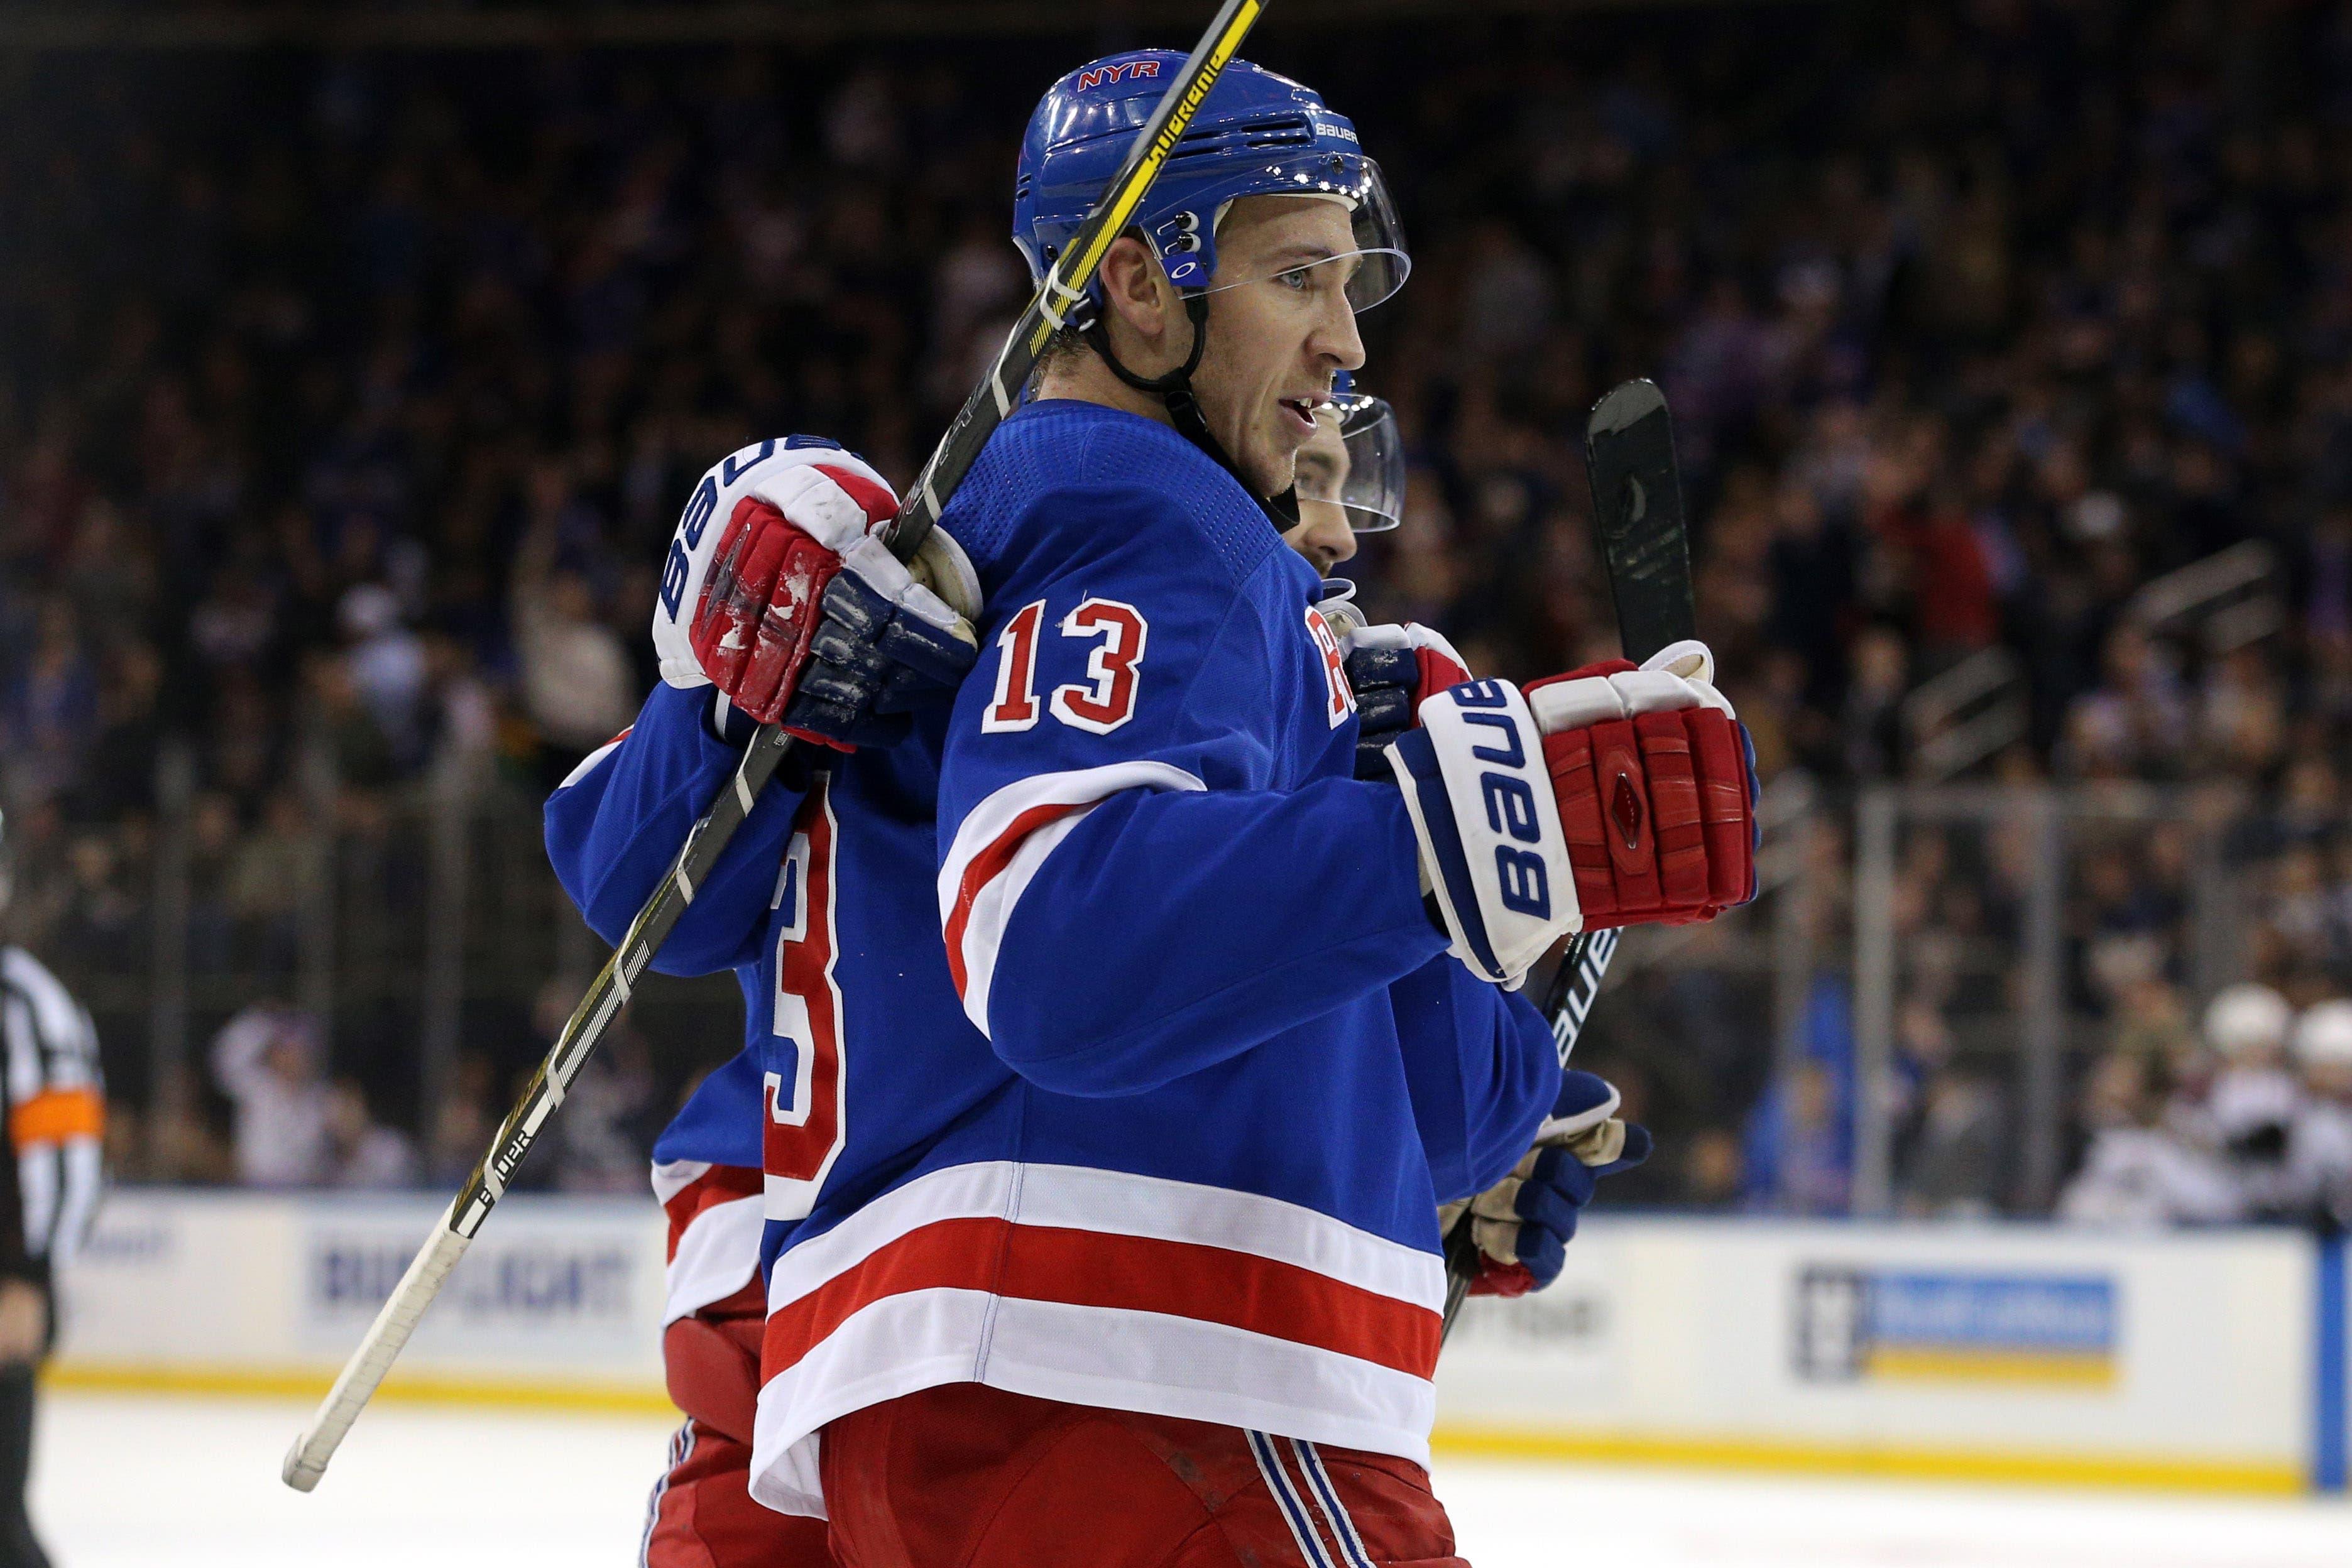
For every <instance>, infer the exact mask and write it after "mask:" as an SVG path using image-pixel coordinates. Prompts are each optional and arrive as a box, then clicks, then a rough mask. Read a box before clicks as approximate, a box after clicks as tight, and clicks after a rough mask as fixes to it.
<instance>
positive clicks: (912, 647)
mask: <svg viewBox="0 0 2352 1568" xmlns="http://www.w3.org/2000/svg"><path fill="white" fill-rule="evenodd" d="M897 513H898V497H896V496H894V495H893V494H892V493H891V490H890V486H888V485H887V484H886V483H884V481H883V479H882V476H880V475H879V474H877V473H876V472H875V471H874V470H873V469H872V468H871V467H869V466H867V465H866V463H865V461H864V460H863V459H861V458H859V457H858V456H857V455H856V454H854V453H849V452H845V451H843V450H842V449H841V447H840V446H839V445H837V444H835V443H833V442H830V441H825V440H823V439H821V438H818V437H814V436H805V435H795V436H791V437H788V438H787V439H785V440H783V441H782V442H777V441H764V442H761V444H759V445H757V446H747V447H745V448H744V449H743V450H741V451H740V452H738V453H736V454H734V455H732V456H730V457H729V458H727V459H726V460H725V461H724V462H722V463H720V464H719V465H718V466H717V467H715V468H713V469H711V470H710V472H709V473H708V474H706V475H704V476H703V478H702V483H701V484H700V485H699V486H697V487H696V489H695V492H694V497H693V499H692V500H691V501H689V502H688V504H687V508H686V515H685V516H684V517H681V518H680V519H679V520H678V526H677V535H676V537H675V538H672V540H671V541H670V550H669V557H668V559H667V561H666V562H665V563H664V564H663V568H662V581H661V599H660V602H659V603H658V604H656V606H655V608H654V646H655V649H656V652H657V653H659V654H660V655H661V674H662V679H664V680H665V681H667V682H668V683H669V684H670V685H674V686H698V685H715V686H717V687H718V688H719V692H720V694H721V695H724V696H725V697H726V698H727V699H728V701H729V702H730V704H732V705H733V706H734V708H735V709H736V710H738V711H740V713H742V714H744V715H745V716H749V717H751V718H753V719H756V720H758V721H759V722H760V723H761V724H768V723H773V722H777V721H779V720H781V721H782V724H783V726H784V727H785V728H786V729H787V730H789V731H790V732H791V733H793V735H796V736H799V737H802V738H803V739H806V740H813V741H815V742H817V743H819V744H820V745H824V746H831V747H836V748H839V749H842V750H851V749H854V748H855V747H857V746H859V745H869V746H875V745H881V746H887V745H889V744H891V743H892V742H894V741H895V740H897V739H898V738H899V737H901V736H902V735H904V734H905V732H906V730H907V727H908V719H907V717H906V709H907V708H908V706H909V705H911V704H912V703H913V702H914V701H916V700H917V699H919V697H921V696H923V695H935V694H943V693H947V692H951V691H953V690H954V688H955V686H956V685H957V683H958V682H960V681H961V679H962V678H963V674H964V672H965V671H966V670H968V669H970V668H971V665H972V663H973V661H974V660H975V659H976V658H977V657H978V656H979V652H980V647H979V641H978V639H977V637H976V636H975V635H974V634H973V632H972V629H971V617H972V616H974V615H976V614H978V613H979V610H980V581H979V578H978V576H977V575H976V574H975V573H974V572H973V570H972V569H971V562H970V561H969V560H968V559H965V557H964V554H963V551H962V550H961V549H960V548H958V546H957V545H956V542H955V541H954V540H953V539H951V538H948V537H947V535H946V534H945V533H944V532H942V531H941V530H940V529H938V528H933V529H932V530H931V531H930V533H929V536H927V537H926V538H925V539H924V541H923V546H922V549H920V550H919V552H918V553H917V555H916V557H915V559H914V560H913V561H912V562H907V563H902V562H900V561H899V560H898V559H897V558H896V557H895V556H893V555H892V554H891V553H890V551H889V549H888V547H887V546H886V545H885V544H884V543H883V539H882V532H881V530H882V529H883V528H886V527H887V525H888V523H889V522H890V520H891V518H892V517H895V516H896V515H897Z"/></svg>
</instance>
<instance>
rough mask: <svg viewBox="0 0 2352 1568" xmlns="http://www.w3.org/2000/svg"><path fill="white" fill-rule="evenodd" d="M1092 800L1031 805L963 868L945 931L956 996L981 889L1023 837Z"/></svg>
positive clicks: (1008, 860) (1016, 851)
mask: <svg viewBox="0 0 2352 1568" xmlns="http://www.w3.org/2000/svg"><path fill="white" fill-rule="evenodd" d="M1096 803H1097V802H1095V801H1093V800H1076V801H1070V802H1067V803H1062V804H1054V805H1045V806H1032V807H1030V808H1029V809H1028V810H1025V811H1024V812H1022V813H1021V814H1020V815H1019V816H1017V817H1015V818H1013V821H1012V824H1011V825H1010V826H1009V827H1007V828H1006V829H1005V830H1004V831H1003V832H1001V833H999V834H997V835H996V837H995V838H994V839H992V840H991V841H990V842H989V844H988V847H987V848H985V849H983V850H982V851H981V852H979V853H978V854H976V855H974V856H972V857H971V864H970V865H968V866H966V867H964V868H963V879H962V880H961V882H959V883H957V884H956V901H955V907H954V908H953V909H951V910H950V911H949V912H948V924H947V930H946V936H947V947H948V973H949V974H950V976H951V977H953V978H954V980H955V988H956V995H957V996H959V997H961V996H962V995H963V994H964V982H965V980H966V978H967V975H966V972H965V968H964V961H963V934H964V928H965V926H967V925H970V924H971V906H972V902H973V901H974V900H975V899H977V898H979V896H980V894H981V890H982V889H983V888H985V887H986V886H987V885H988V884H989V883H992V882H994V881H995V880H996V879H997V878H998V877H999V876H1002V875H1003V873H1004V868H1005V867H1006V866H1008V865H1011V864H1012V863H1013V856H1014V855H1016V854H1019V853H1020V852H1021V845H1022V842H1023V841H1024V840H1025V839H1027V838H1028V837H1029V835H1030V834H1032V833H1034V832H1035V831H1037V830H1038V829H1040V828H1042V827H1044V826H1045V824H1046V823H1048V822H1053V821H1060V820H1061V819H1062V818H1064V817H1066V816H1068V815H1069V814H1070V813H1071V812H1073V811H1083V810H1086V809H1087V807H1089V806H1092V805H1095V804H1096Z"/></svg>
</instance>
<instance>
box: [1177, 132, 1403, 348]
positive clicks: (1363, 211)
mask: <svg viewBox="0 0 2352 1568" xmlns="http://www.w3.org/2000/svg"><path fill="white" fill-rule="evenodd" d="M1351 162H1353V163H1354V165H1355V168H1354V170H1353V171H1352V172H1350V171H1349V170H1347V169H1345V168H1335V167H1333V166H1332V163H1331V160H1330V158H1329V157H1328V155H1326V154H1320V153H1318V154H1316V155H1314V156H1312V157H1305V158H1299V159H1297V160H1294V161H1292V162H1283V163H1276V164H1272V165H1269V166H1268V167H1267V169H1266V170H1265V175H1266V177H1267V178H1266V179H1265V180H1263V181H1254V182H1253V189H1252V190H1251V192H1250V193H1249V194H1248V195H1244V196H1243V197H1241V198H1238V199H1240V200H1250V199H1252V198H1253V197H1256V198H1263V199H1265V200H1272V201H1279V200H1283V199H1285V198H1286V197H1287V196H1293V195H1295V196H1297V197H1303V198H1307V199H1310V200H1317V201H1320V202H1323V203H1328V204H1329V205H1330V206H1331V207H1333V208H1335V209H1336V211H1335V212H1334V213H1333V214H1332V216H1333V217H1334V218H1335V219H1336V218H1337V217H1338V216H1339V214H1345V215H1346V225H1345V227H1344V229H1343V228H1342V226H1341V225H1340V224H1339V223H1338V222H1336V221H1335V222H1330V223H1316V224H1309V225H1284V227H1285V229H1286V231H1293V230H1303V231H1312V232H1297V233H1289V232H1286V233H1285V234H1284V235H1282V236H1280V237H1279V238H1276V240H1275V243H1274V244H1273V245H1272V246H1270V247H1268V248H1266V249H1265V253H1264V254H1262V255H1261V254H1260V246H1258V244H1257V243H1256V241H1257V240H1258V239H1260V238H1261V237H1272V236H1259V235H1252V236H1249V238H1248V239H1247V240H1246V241H1244V239H1243V237H1242V236H1241V235H1234V239H1235V242H1236V243H1235V244H1234V245H1232V246H1228V244H1227V241H1226V234H1227V230H1226V218H1227V217H1228V215H1229V214H1230V212H1231V209H1232V207H1233V203H1232V202H1230V201H1228V202H1226V203H1223V204H1221V205H1220V206H1219V207H1218V209H1217V217H1216V225H1215V226H1216V231H1217V271H1216V281H1215V282H1214V283H1213V284H1212V285H1211V286H1210V287H1209V289H1208V292H1209V293H1211V294H1222V293H1223V292H1224V291H1225V290H1227V289H1229V288H1239V287H1244V285H1247V284H1252V283H1264V282H1266V281H1269V280H1276V281H1279V282H1281V283H1283V284H1285V285H1286V286H1287V287H1292V288H1296V289H1299V290H1302V291H1319V290H1328V289H1339V290H1343V291H1344V292H1345V293H1346V295H1347V299H1348V306H1349V308H1350V309H1352V310H1356V311H1365V310H1370V308H1372V307H1373V306H1375V305H1378V304H1379V303H1380V302H1381V300H1383V299H1386V298H1388V297H1389V296H1390V295H1391V294H1394V293H1395V292H1396V291H1397V290H1398V289H1400V288H1402V287H1404V280H1405V276H1406V275H1407V274H1408V273H1410V272H1411V271H1412V256H1409V255H1407V254H1406V251H1405V246H1404V225H1402V224H1401V223H1399V222H1398V221H1397V215H1396V206H1395V204H1393V203H1391V201H1390V200H1389V188H1388V183H1387V182H1386V181H1384V180H1383V179H1382V178H1381V166H1380V165H1379V164H1377V163H1375V162H1372V161H1371V160H1370V158H1359V159H1354V160H1352V161H1351ZM1269 185H1272V186H1274V187H1275V188H1273V189H1269V188H1268V187H1269ZM1244 244H1246V245H1247V246H1248V250H1249V255H1250V259H1248V260H1246V261H1244V260H1242V259H1240V257H1239V256H1237V255H1236V252H1237V251H1239V250H1241V249H1242V248H1243V246H1244Z"/></svg>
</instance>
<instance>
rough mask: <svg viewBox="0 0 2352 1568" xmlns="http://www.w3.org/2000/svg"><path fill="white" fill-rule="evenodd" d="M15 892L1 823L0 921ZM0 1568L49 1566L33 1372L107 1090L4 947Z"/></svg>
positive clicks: (63, 998) (90, 1186) (75, 1031)
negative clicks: (38, 1526)
mask: <svg viewBox="0 0 2352 1568" xmlns="http://www.w3.org/2000/svg"><path fill="white" fill-rule="evenodd" d="M10 891H11V887H10V876H9V863H8V844H7V840H6V835H5V822H0V917H5V915H6V912H7V905H8V895H9V893H10ZM0 1048H4V1049H5V1071H0V1102H5V1111H6V1114H7V1124H8V1143H9V1147H10V1149H11V1151H12V1152H13V1153H14V1155H15V1156H16V1157H15V1158H14V1159H8V1160H0V1568H47V1563H48V1558H47V1555H46V1554H44V1553H43V1552H42V1551H41V1546H40V1542H38V1541H37V1540H36V1539H35V1538H34V1535H33V1525H32V1521H31V1519H30V1518H29V1517H28V1516H27V1515H26V1511H25V1483H26V1477H27V1474H28V1472H29V1470H30V1468H31V1463H32V1457H33V1373H34V1369H35V1368H36V1367H37V1365H38V1364H40V1362H41V1360H42V1358H43V1357H44V1356H46V1355H47V1354H48V1350H49V1346H50V1344H51V1343H52V1342H53V1341H54V1339H55V1338H56V1326H57V1313H56V1311H55V1294H54V1291H52V1288H51V1281H52V1278H53V1275H54V1271H55V1270H57V1269H58V1268H59V1267H61V1266H62V1265H64V1264H65V1263H66V1262H67V1261H68V1260H69V1259H70V1258H71V1257H72V1256H73V1253H74V1249H76V1248H77V1247H79V1245H80V1243H81V1239H82V1237H83V1235H84V1234H85V1233H86V1232H87V1231H88V1229H89V1220H90V1215H91V1212H92V1210H94V1209H95V1208H96V1207H97V1206H98V1196H99V1189H100V1185H101V1182H102V1180H103V1167H102V1166H101V1162H100V1146H101V1141H102V1137H103V1134H104V1133H105V1130H106V1087H105V1081H104V1079H103V1078H102V1077H101V1076H100V1071H99V1061H98V1031H97V1030H96V1029H95V1028H93V1027H92V1026H91V1023H90V1019H89V1011H88V1010H87V1009H84V1008H83V1007H82V1006H81V1004H80V1003H79V1002H77V1001H75V1000H74V998H73V995H72V993H71V992H69V991H68V990H67V989H66V988H65V987H64V986H62V985H60V984H58V978H57V977H56V976H55V975H52V974H50V973H49V971H48V970H47V968H45V967H42V965H41V964H40V962H39V961H38V960H37V959H36V958H35V957H34V956H32V955H31V954H30V953H27V952H26V951H25V949H23V948H22V947H18V946H11V945H8V944H5V942H0Z"/></svg>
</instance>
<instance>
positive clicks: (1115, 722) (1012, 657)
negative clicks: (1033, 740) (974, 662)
mask: <svg viewBox="0 0 2352 1568" xmlns="http://www.w3.org/2000/svg"><path fill="white" fill-rule="evenodd" d="M1044 626H1045V601H1044V600H1042V599H1037V600H1032V601H1030V602H1028V603H1027V604H1024V605H1023V606H1022V607H1021V608H1020V609H1019V610H1017V611H1015V612H1013V619H1012V620H1010V621H1008V622H1005V623H1004V630H1003V631H1002V632H998V633H997V635H996V646H997V650H998V653H997V663H996V693H995V695H994V696H993V697H992V699H991V700H990V702H989V705H988V711H987V712H985V713H983V714H982V715H981V717H980V727H981V730H982V733H984V734H988V735H998V734H1002V733H1003V732H1005V731H1008V730H1023V729H1034V728H1035V727H1036V724H1037V719H1038V716H1039V715H1040V714H1041V713H1042V712H1044V711H1046V710H1048V709H1050V710H1051V711H1052V713H1053V715H1054V716H1055V718H1057V719H1059V720H1060V721H1061V722H1062V723H1064V724H1066V725H1068V726H1069V727H1071V728H1073V729H1083V730H1087V731H1089V732H1091V733H1093V734H1095V735H1108V734H1109V733H1110V732H1111V731H1112V730H1115V729H1117V728H1118V727H1119V726H1120V725H1123V724H1125V723H1126V722H1127V721H1128V720H1129V719H1130V718H1133V717H1134V716H1135V695H1136V688H1137V686H1138V685H1139V684H1140V683H1141V678H1142V677H1141V674H1140V672H1141V671H1142V668H1143V650H1144V644H1145V643H1146V642H1147V641H1148V640H1149V639H1150V634H1151V626H1150V622H1147V621H1145V620H1144V618H1143V612H1142V611H1140V610H1138V609H1137V608H1136V607H1135V606H1134V605H1132V604H1126V603H1122V602H1120V601H1118V600H1116V599H1088V600H1086V601H1083V602H1082V603H1080V604H1079V606H1078V607H1077V608H1076V610H1073V611H1071V612H1069V613H1068V614H1067V615H1065V616H1063V617H1062V623H1061V633H1062V635H1063V636H1065V637H1076V638H1080V639H1084V640H1090V641H1092V642H1094V643H1095V644H1096V646H1095V647H1094V648H1093V650H1092V651H1091V652H1089V653H1087V678H1086V679H1085V680H1083V681H1071V682H1068V683H1066V684H1065V685H1058V686H1055V688H1054V692H1053V695H1052V697H1051V699H1050V700H1049V699H1047V698H1045V697H1041V696H1040V695H1038V692H1037V640H1038V637H1039V634H1040V633H1041V632H1042V631H1043V629H1044Z"/></svg>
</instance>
